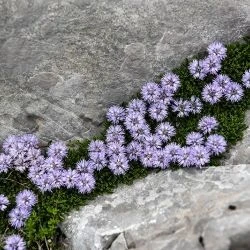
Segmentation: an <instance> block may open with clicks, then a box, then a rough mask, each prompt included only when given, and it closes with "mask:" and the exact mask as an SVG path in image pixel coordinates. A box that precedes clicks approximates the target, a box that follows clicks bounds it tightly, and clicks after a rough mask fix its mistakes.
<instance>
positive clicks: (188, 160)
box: [177, 147, 194, 167]
mask: <svg viewBox="0 0 250 250" xmlns="http://www.w3.org/2000/svg"><path fill="white" fill-rule="evenodd" d="M177 162H178V164H179V165H181V166H182V167H190V166H191V165H192V164H193V162H194V159H193V155H192V149H191V147H182V148H181V149H180V151H179V154H178V156H177Z"/></svg>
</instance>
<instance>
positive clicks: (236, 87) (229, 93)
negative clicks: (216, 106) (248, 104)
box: [224, 82, 244, 102]
mask: <svg viewBox="0 0 250 250" xmlns="http://www.w3.org/2000/svg"><path fill="white" fill-rule="evenodd" d="M243 94H244V93H243V89H242V87H241V85H240V84H238V83H234V82H231V83H230V84H228V85H227V87H226V88H225V91H224V95H225V97H226V100H227V101H231V102H238V101H240V100H241V99H242V97H243Z"/></svg>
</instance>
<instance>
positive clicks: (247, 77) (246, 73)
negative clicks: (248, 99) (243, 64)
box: [242, 69, 250, 88]
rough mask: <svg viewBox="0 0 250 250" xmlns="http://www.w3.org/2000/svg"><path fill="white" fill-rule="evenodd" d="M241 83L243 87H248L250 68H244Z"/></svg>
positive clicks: (249, 84) (249, 86)
mask: <svg viewBox="0 0 250 250" xmlns="http://www.w3.org/2000/svg"><path fill="white" fill-rule="evenodd" d="M242 83H243V85H244V87H246V88H250V69H249V70H246V71H245V73H244V74H243V76H242Z"/></svg>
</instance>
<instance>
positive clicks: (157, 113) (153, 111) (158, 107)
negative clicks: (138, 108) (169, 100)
mask: <svg viewBox="0 0 250 250" xmlns="http://www.w3.org/2000/svg"><path fill="white" fill-rule="evenodd" d="M148 111H149V115H150V117H151V118H152V119H154V120H156V121H158V122H160V121H163V120H164V119H165V118H166V117H167V114H168V112H167V106H166V105H165V104H164V103H161V102H158V103H153V104H151V105H150V107H149V110H148Z"/></svg>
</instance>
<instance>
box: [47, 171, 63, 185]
mask: <svg viewBox="0 0 250 250" xmlns="http://www.w3.org/2000/svg"><path fill="white" fill-rule="evenodd" d="M48 176H49V179H50V181H51V188H52V189H53V188H60V187H62V186H63V185H64V182H63V177H64V171H63V169H51V170H50V171H49V172H48Z"/></svg>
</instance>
